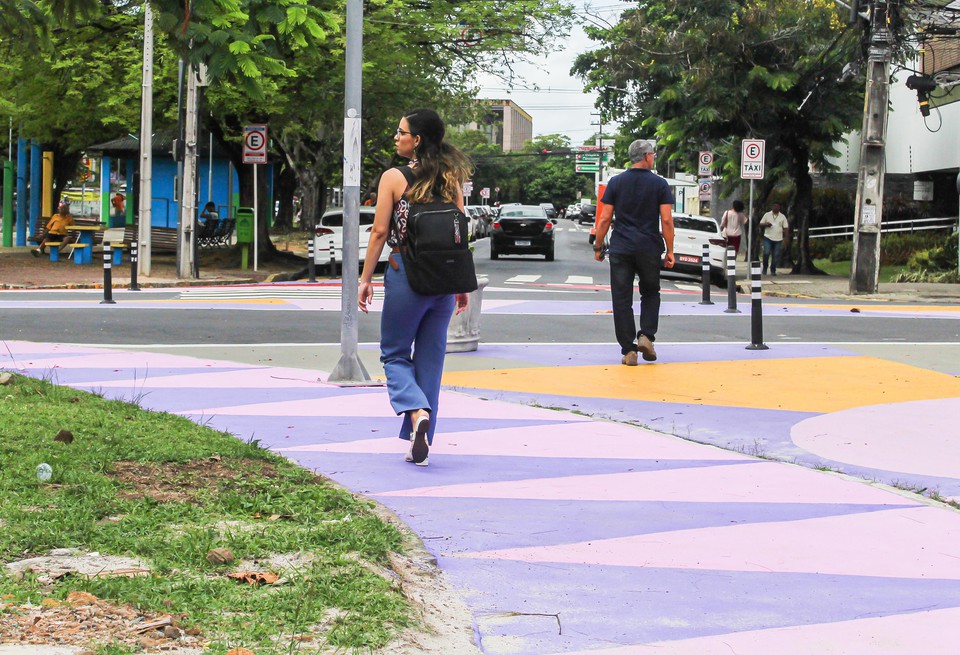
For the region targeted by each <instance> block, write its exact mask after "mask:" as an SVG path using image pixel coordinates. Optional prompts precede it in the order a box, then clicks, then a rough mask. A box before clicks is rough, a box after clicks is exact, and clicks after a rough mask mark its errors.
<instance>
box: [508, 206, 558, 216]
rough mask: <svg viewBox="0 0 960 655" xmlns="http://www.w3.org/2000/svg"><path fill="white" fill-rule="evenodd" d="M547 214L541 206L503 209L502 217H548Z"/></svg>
mask: <svg viewBox="0 0 960 655" xmlns="http://www.w3.org/2000/svg"><path fill="white" fill-rule="evenodd" d="M546 217H547V214H546V213H545V212H544V211H543V210H542V209H540V208H539V207H536V208H532V209H501V210H500V218H546Z"/></svg>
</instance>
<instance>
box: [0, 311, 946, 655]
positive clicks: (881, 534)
mask: <svg viewBox="0 0 960 655" xmlns="http://www.w3.org/2000/svg"><path fill="white" fill-rule="evenodd" d="M484 311H486V304H485V307H484ZM5 345H6V348H5V349H4V352H2V353H0V366H2V367H3V368H6V369H9V370H15V371H19V372H23V373H26V374H29V375H33V376H36V377H44V378H47V379H51V380H52V381H54V382H58V383H61V384H67V385H71V386H74V387H76V388H81V389H87V390H91V391H97V392H100V393H103V394H104V395H106V396H107V397H114V398H120V399H126V400H137V401H138V403H139V404H140V405H141V406H144V407H147V408H149V409H155V410H163V411H169V412H174V413H178V414H182V415H184V416H187V417H190V418H192V419H194V420H196V421H198V422H203V423H207V424H209V425H210V426H211V427H214V428H217V429H221V430H226V431H229V432H231V433H233V434H235V435H237V437H238V438H242V439H249V438H257V439H260V441H261V442H262V443H263V444H264V445H266V446H268V447H270V448H272V449H274V450H276V451H278V452H281V453H283V454H284V455H285V456H287V457H289V458H291V459H292V460H294V461H296V462H298V463H300V464H302V465H303V466H306V467H308V468H310V469H313V470H316V471H318V472H321V473H324V474H326V475H329V476H330V477H332V478H334V479H335V480H337V481H338V482H340V483H342V484H345V485H346V486H348V487H349V488H351V489H353V490H355V491H358V492H361V493H364V494H367V495H369V496H370V497H372V498H374V499H376V500H377V501H379V502H381V503H383V504H385V505H386V506H388V507H389V508H390V509H392V510H393V511H395V512H396V513H397V514H398V515H399V516H400V517H401V518H402V519H403V520H404V521H405V522H407V523H408V524H409V525H410V526H411V527H412V528H413V529H414V530H415V531H416V532H417V534H419V535H420V536H421V538H422V539H423V540H424V543H425V544H426V546H427V547H428V548H429V549H430V550H431V552H432V553H433V554H434V555H436V557H437V560H438V562H439V564H440V566H441V568H443V569H444V571H445V572H446V573H447V575H448V576H449V577H450V579H451V581H452V582H453V583H454V585H455V586H456V587H458V588H459V589H460V590H461V591H462V592H463V594H464V596H465V598H466V600H467V602H468V605H469V606H470V608H471V610H472V612H473V616H474V620H475V629H476V634H477V638H478V641H479V643H480V645H481V647H482V649H483V650H484V652H486V653H490V654H496V655H501V654H502V655H507V654H511V653H525V654H531V655H541V654H542V655H553V654H560V653H565V654H578V655H633V654H635V653H636V654H639V653H667V654H671V655H672V654H679V653H689V654H691V655H692V654H696V655H709V654H713V653H718V654H719V653H723V654H727V653H731V652H736V653H739V654H740V655H743V654H747V653H753V654H757V655H760V654H764V655H769V654H771V653H776V654H778V655H783V654H786V655H790V654H793V653H796V654H800V653H803V654H810V653H817V654H821V653H846V654H849V653H856V654H863V655H874V654H877V655H879V654H891V655H892V654H894V653H895V654H897V655H901V654H903V653H925V654H928V653H953V652H956V647H955V626H956V625H957V623H958V621H960V513H958V512H956V511H954V510H952V509H950V508H946V507H944V506H942V505H937V504H931V503H930V502H928V501H926V500H925V499H923V498H920V497H918V496H914V495H910V494H906V493H901V492H897V491H896V490H892V489H890V488H889V487H884V486H880V485H876V484H870V483H868V482H866V481H861V480H857V479H854V478H851V477H846V476H842V475H838V474H836V473H833V472H825V471H820V470H815V469H814V468H810V467H803V466H796V465H792V464H787V463H782V462H778V461H772V460H769V459H760V458H757V457H753V456H751V454H750V453H751V452H753V453H756V454H763V455H768V456H771V457H776V458H780V459H791V458H796V459H797V460H799V461H803V462H805V463H807V464H820V465H823V466H828V467H830V468H834V469H844V470H846V471H848V472H850V473H854V474H856V475H866V476H868V477H874V478H877V479H881V480H883V479H885V480H887V481H888V482H892V481H894V480H892V479H890V478H893V477H896V476H899V479H901V480H905V479H913V480H918V481H919V482H918V484H927V485H931V486H929V487H928V488H933V485H936V486H937V487H939V488H940V489H941V493H944V495H960V457H957V455H960V433H958V429H957V428H956V426H955V425H954V424H953V420H952V417H956V416H957V415H960V411H958V410H960V405H958V399H960V381H958V379H957V378H956V375H952V374H951V373H949V372H946V373H945V372H936V371H932V370H929V369H928V368H923V367H918V366H911V365H909V364H904V363H902V362H896V361H892V360H890V359H885V358H883V357H875V356H866V355H864V354H862V353H859V352H856V351H854V350H850V349H845V348H841V347H837V346H823V345H797V344H791V345H788V346H783V345H779V346H777V347H776V348H772V349H771V350H769V351H746V350H744V348H743V346H742V345H737V346H734V345H724V344H719V345H717V344H711V345H697V344H688V345H675V346H671V345H669V344H666V345H664V346H661V347H660V348H659V350H660V354H661V362H659V363H657V364H656V365H653V366H651V365H645V366H638V367H636V368H629V369H628V368H626V367H621V366H597V365H596V362H597V361H602V360H603V358H604V357H605V356H606V355H608V354H609V350H610V348H611V346H609V345H603V346H590V345H577V346H576V347H575V348H576V350H575V351H574V350H573V347H572V346H568V347H566V348H563V347H557V346H556V345H553V346H537V345H532V346H508V345H487V344H484V345H483V346H482V347H481V350H480V351H478V352H477V353H471V354H464V355H451V356H450V357H449V359H448V361H449V362H450V364H451V366H450V369H451V370H450V372H448V373H447V374H446V376H445V383H446V384H447V385H448V386H447V389H448V390H446V391H444V392H443V394H442V400H441V409H440V415H439V418H438V439H437V442H436V444H435V448H434V449H433V451H432V452H431V456H430V462H431V464H430V466H429V467H428V468H419V467H414V466H411V465H409V464H406V463H405V462H403V457H402V456H403V453H404V451H405V449H404V448H403V445H404V444H403V443H401V442H400V441H399V440H398V439H397V438H396V436H395V435H396V430H397V427H398V419H397V418H396V417H394V416H392V413H391V411H390V408H389V404H388V402H387V398H386V391H385V390H384V389H383V388H382V387H359V388H358V387H354V388H340V387H337V386H333V385H328V384H326V383H325V382H324V381H323V380H325V378H326V375H327V374H326V373H325V372H324V371H318V370H307V369H302V368H284V367H268V366H260V365H251V364H244V363H238V362H231V361H226V360H223V359H203V358H194V357H185V356H181V355H176V354H167V353H159V354H158V353H150V352H136V351H118V350H109V349H98V348H87V347H78V346H67V345H56V344H33V343H27V342H7V343H6V344H5ZM954 352H955V351H954ZM568 410H576V411H568ZM607 418H612V419H616V421H610V420H606V419H607ZM643 425H645V426H649V428H653V429H649V428H647V427H642V426H643ZM654 430H656V431H654ZM664 433H674V434H676V435H680V436H682V437H684V438H679V437H677V436H673V435H671V434H664ZM697 442H702V443H697ZM713 444H716V445H713ZM717 445H719V446H724V448H718V447H716V446H717ZM738 451H740V452H738Z"/></svg>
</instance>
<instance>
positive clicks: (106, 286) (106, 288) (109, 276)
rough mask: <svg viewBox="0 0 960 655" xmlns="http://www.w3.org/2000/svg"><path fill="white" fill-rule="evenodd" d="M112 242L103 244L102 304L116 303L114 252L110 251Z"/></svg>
mask: <svg viewBox="0 0 960 655" xmlns="http://www.w3.org/2000/svg"><path fill="white" fill-rule="evenodd" d="M110 251H111V248H110V244H108V243H105V244H103V300H101V301H100V304H101V305H116V304H117V303H116V302H115V301H114V300H113V271H112V270H111V267H112V266H113V254H112V253H111V252H110Z"/></svg>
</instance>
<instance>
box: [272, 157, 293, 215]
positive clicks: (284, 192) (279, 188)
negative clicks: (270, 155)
mask: <svg viewBox="0 0 960 655" xmlns="http://www.w3.org/2000/svg"><path fill="white" fill-rule="evenodd" d="M273 189H274V193H275V194H276V198H277V202H278V203H279V205H280V208H279V210H278V211H277V218H276V219H275V220H274V222H273V225H274V227H276V228H279V229H284V230H292V229H293V196H294V194H295V193H296V190H297V176H296V175H295V174H294V172H293V171H292V170H291V169H290V167H289V166H284V167H283V168H282V169H280V172H279V173H277V175H276V178H275V181H274V185H273Z"/></svg>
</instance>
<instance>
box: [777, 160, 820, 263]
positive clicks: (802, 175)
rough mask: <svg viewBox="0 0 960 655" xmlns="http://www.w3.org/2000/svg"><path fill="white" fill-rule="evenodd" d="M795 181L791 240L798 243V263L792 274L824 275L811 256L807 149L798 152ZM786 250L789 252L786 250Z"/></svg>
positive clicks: (811, 189) (811, 188) (811, 196)
mask: <svg viewBox="0 0 960 655" xmlns="http://www.w3.org/2000/svg"><path fill="white" fill-rule="evenodd" d="M794 161H795V167H794V171H793V180H794V185H795V188H796V191H797V192H796V196H795V197H794V202H793V218H794V222H793V227H794V229H792V230H791V231H790V233H791V239H794V240H796V241H797V261H796V262H791V263H792V265H793V266H792V272H793V273H797V274H801V275H824V272H823V271H821V270H820V269H819V268H817V267H816V266H814V265H813V258H812V257H811V256H810V209H811V208H812V205H813V179H812V178H811V177H810V166H809V163H808V161H809V153H808V152H807V150H806V149H805V148H798V150H797V151H796V158H795V160H794ZM784 250H789V249H787V248H785V249H784Z"/></svg>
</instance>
